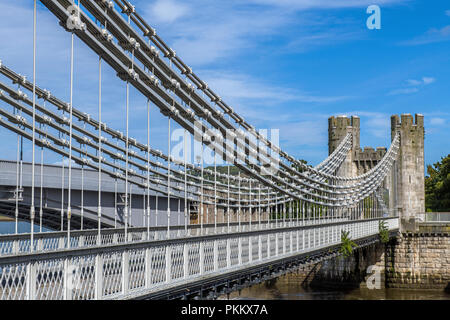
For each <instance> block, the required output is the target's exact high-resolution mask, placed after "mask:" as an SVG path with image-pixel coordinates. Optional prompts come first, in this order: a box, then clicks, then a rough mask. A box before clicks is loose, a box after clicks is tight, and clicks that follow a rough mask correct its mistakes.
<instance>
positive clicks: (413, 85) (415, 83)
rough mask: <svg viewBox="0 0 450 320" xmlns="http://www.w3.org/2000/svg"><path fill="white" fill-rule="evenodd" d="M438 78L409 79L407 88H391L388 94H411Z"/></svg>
mask: <svg viewBox="0 0 450 320" xmlns="http://www.w3.org/2000/svg"><path fill="white" fill-rule="evenodd" d="M435 81H436V79H435V78H433V77H422V79H420V80H416V79H408V80H406V85H407V86H408V87H406V88H400V89H395V90H391V91H390V92H389V93H388V95H398V94H411V93H415V92H418V91H419V88H421V87H423V86H426V85H429V84H431V83H433V82H435Z"/></svg>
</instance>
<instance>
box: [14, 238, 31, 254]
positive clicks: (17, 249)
mask: <svg viewBox="0 0 450 320" xmlns="http://www.w3.org/2000/svg"><path fill="white" fill-rule="evenodd" d="M30 251H31V244H30ZM12 253H13V254H18V253H19V241H18V240H14V241H13V243H12Z"/></svg>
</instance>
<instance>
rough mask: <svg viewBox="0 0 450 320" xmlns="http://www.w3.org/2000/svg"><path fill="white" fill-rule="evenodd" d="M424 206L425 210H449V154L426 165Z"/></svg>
mask: <svg viewBox="0 0 450 320" xmlns="http://www.w3.org/2000/svg"><path fill="white" fill-rule="evenodd" d="M427 173H428V175H427V176H426V177H425V206H426V209H427V211H429V212H430V211H436V212H449V211H450V154H449V155H447V156H446V157H445V158H441V161H440V162H437V163H435V164H434V165H433V166H431V165H428V166H427Z"/></svg>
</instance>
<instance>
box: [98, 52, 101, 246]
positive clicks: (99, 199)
mask: <svg viewBox="0 0 450 320" xmlns="http://www.w3.org/2000/svg"><path fill="white" fill-rule="evenodd" d="M97 210H98V212H97V218H98V226H97V229H98V238H97V244H98V245H101V244H102V242H101V219H102V57H101V56H99V58H98V209H97Z"/></svg>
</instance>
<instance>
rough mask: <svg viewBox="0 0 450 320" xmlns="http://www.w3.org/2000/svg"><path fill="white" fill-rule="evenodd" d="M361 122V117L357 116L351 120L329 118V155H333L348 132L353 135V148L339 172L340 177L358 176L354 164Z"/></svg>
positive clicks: (342, 117)
mask: <svg viewBox="0 0 450 320" xmlns="http://www.w3.org/2000/svg"><path fill="white" fill-rule="evenodd" d="M359 122H360V121H359V117H357V116H352V117H351V118H347V117H346V116H338V117H330V118H328V154H331V153H333V151H334V150H335V149H336V148H337V147H338V146H339V144H340V143H341V141H342V140H343V139H344V137H345V136H346V135H347V133H348V132H350V133H351V134H352V148H351V149H350V150H349V152H348V154H347V157H346V158H345V161H344V163H343V164H342V165H341V167H340V168H339V170H338V172H337V175H339V176H347V177H349V176H350V177H351V176H355V175H356V174H357V171H358V169H357V166H356V164H355V162H354V155H355V152H354V151H355V150H359Z"/></svg>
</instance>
